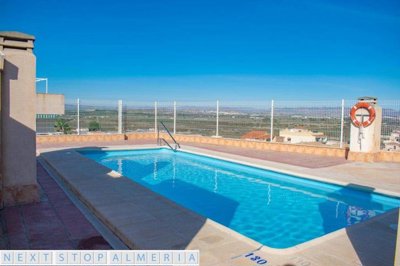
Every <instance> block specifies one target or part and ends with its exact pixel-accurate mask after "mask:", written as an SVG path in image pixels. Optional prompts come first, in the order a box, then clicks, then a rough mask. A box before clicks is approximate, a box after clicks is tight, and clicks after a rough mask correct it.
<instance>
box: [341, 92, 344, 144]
mask: <svg viewBox="0 0 400 266" xmlns="http://www.w3.org/2000/svg"><path fill="white" fill-rule="evenodd" d="M343 130H344V99H342V116H341V119H340V148H343Z"/></svg>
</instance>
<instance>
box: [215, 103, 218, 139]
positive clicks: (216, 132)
mask: <svg viewBox="0 0 400 266" xmlns="http://www.w3.org/2000/svg"><path fill="white" fill-rule="evenodd" d="M215 136H216V137H219V100H217V125H216V130H215Z"/></svg>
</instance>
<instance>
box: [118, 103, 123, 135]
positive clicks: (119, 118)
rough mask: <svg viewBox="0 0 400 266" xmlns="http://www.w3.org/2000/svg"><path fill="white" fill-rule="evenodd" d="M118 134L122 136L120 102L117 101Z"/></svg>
mask: <svg viewBox="0 0 400 266" xmlns="http://www.w3.org/2000/svg"><path fill="white" fill-rule="evenodd" d="M118 134H122V100H118Z"/></svg>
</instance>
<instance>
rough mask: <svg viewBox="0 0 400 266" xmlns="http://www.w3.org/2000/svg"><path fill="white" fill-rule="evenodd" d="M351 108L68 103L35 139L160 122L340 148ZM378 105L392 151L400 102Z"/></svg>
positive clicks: (184, 130) (399, 128)
mask: <svg viewBox="0 0 400 266" xmlns="http://www.w3.org/2000/svg"><path fill="white" fill-rule="evenodd" d="M355 103H356V101H354V100H337V101H274V100H271V101H252V102H232V101H231V102H229V101H208V102H184V101H181V102H129V101H121V100H120V101H93V100H67V101H66V104H65V114H64V115H40V114H38V115H37V122H36V128H37V133H38V134H94V133H99V132H103V133H130V132H156V131H157V121H162V122H163V123H164V124H165V125H166V126H167V127H168V128H169V129H170V130H171V132H173V133H174V134H190V135H202V136H215V137H225V138H245V139H256V140H259V141H274V142H287V143H297V144H307V145H329V146H336V147H344V146H346V145H347V144H348V142H349V136H350V123H351V122H350V117H349V112H350V108H351V107H352V106H353V105H354V104H355ZM378 104H379V106H381V107H382V113H383V115H382V141H381V144H382V145H381V147H382V149H386V150H394V149H393V145H394V146H396V144H395V143H396V142H399V137H398V133H396V132H400V100H385V101H384V100H381V101H378ZM396 134H397V135H396ZM396 136H397V137H396ZM388 143H390V145H389V144H388ZM398 145H400V144H398ZM398 145H397V146H398ZM397 149H399V148H397Z"/></svg>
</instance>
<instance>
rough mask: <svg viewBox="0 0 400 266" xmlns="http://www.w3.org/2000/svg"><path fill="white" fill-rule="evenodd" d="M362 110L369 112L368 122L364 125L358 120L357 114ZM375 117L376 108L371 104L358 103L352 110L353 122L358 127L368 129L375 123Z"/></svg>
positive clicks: (351, 117)
mask: <svg viewBox="0 0 400 266" xmlns="http://www.w3.org/2000/svg"><path fill="white" fill-rule="evenodd" d="M361 108H362V109H366V110H367V111H368V113H369V118H368V120H367V121H364V122H362V123H361V122H360V121H358V120H357V118H356V112H357V110H358V109H361ZM375 117H376V112H375V108H374V107H373V106H372V105H370V104H369V103H367V102H358V103H357V104H355V105H354V106H353V107H352V108H351V110H350V119H351V122H352V123H353V125H354V126H356V127H368V126H369V125H371V124H372V122H374V120H375Z"/></svg>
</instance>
